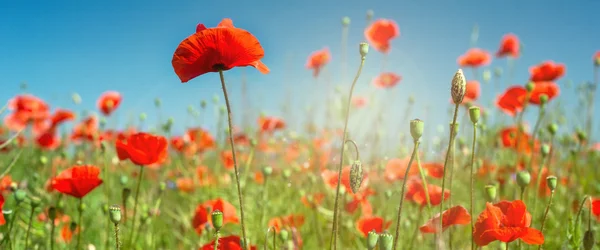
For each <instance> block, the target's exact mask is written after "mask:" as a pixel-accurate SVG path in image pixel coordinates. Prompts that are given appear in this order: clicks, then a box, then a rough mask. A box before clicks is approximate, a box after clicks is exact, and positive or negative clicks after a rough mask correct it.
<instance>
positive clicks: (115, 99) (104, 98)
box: [96, 91, 122, 116]
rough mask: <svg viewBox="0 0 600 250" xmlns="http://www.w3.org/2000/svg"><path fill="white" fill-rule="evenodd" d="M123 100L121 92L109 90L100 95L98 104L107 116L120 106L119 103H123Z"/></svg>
mask: <svg viewBox="0 0 600 250" xmlns="http://www.w3.org/2000/svg"><path fill="white" fill-rule="evenodd" d="M121 100H122V97H121V94H120V93H119V92H116V91H107V92H104V93H102V95H100V98H98V102H97V103H96V106H97V107H98V109H99V110H100V112H102V114H104V115H105V116H109V115H110V114H112V112H114V111H115V110H116V109H117V108H118V107H119V105H120V104H121Z"/></svg>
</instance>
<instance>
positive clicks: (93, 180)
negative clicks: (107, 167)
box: [51, 165, 102, 198]
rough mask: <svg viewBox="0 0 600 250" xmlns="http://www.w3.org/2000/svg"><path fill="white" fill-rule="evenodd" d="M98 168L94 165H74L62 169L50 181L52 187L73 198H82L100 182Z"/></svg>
mask: <svg viewBox="0 0 600 250" xmlns="http://www.w3.org/2000/svg"><path fill="white" fill-rule="evenodd" d="M99 175H100V169H99V168H98V167H96V166H91V165H84V166H75V167H72V168H69V169H66V170H64V171H62V172H61V173H60V174H58V176H56V177H54V178H53V179H52V181H51V183H52V188H53V189H54V190H56V191H58V192H61V193H63V194H66V195H70V196H73V197H75V198H83V197H84V196H86V195H87V194H88V193H89V192H91V191H92V190H94V189H95V188H96V187H98V186H100V184H102V179H100V178H99Z"/></svg>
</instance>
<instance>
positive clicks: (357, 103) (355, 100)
mask: <svg viewBox="0 0 600 250" xmlns="http://www.w3.org/2000/svg"><path fill="white" fill-rule="evenodd" d="M367 103H369V101H368V99H367V98H366V97H362V96H354V97H352V105H354V107H356V108H362V107H364V106H366V105H367Z"/></svg>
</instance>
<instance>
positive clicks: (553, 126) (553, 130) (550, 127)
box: [548, 123, 558, 136]
mask: <svg viewBox="0 0 600 250" xmlns="http://www.w3.org/2000/svg"><path fill="white" fill-rule="evenodd" d="M548 132H549V133H550V135H552V136H554V135H556V132H558V124H556V123H551V124H549V125H548Z"/></svg>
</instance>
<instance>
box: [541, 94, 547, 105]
mask: <svg viewBox="0 0 600 250" xmlns="http://www.w3.org/2000/svg"><path fill="white" fill-rule="evenodd" d="M546 103H548V95H546V94H541V95H540V104H541V105H542V106H543V105H546Z"/></svg>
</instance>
